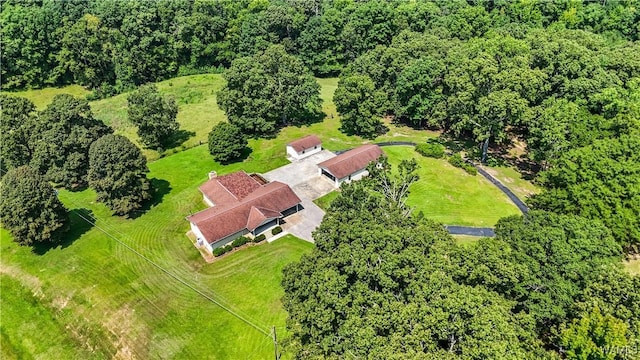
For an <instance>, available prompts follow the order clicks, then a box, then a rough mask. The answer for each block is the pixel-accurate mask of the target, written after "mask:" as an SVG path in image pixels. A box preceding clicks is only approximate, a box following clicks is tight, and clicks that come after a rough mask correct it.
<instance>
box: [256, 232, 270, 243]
mask: <svg viewBox="0 0 640 360" xmlns="http://www.w3.org/2000/svg"><path fill="white" fill-rule="evenodd" d="M266 238H267V237H266V236H265V235H264V234H260V235H258V236H256V237H255V238H253V242H254V243H259V242H261V241H264V240H265V239H266Z"/></svg>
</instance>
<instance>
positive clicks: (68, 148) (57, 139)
mask: <svg viewBox="0 0 640 360" xmlns="http://www.w3.org/2000/svg"><path fill="white" fill-rule="evenodd" d="M111 132H112V130H111V128H109V127H108V126H106V125H105V124H103V123H102V122H101V121H99V120H96V119H95V118H94V117H93V114H92V112H91V108H90V107H89V103H88V102H87V100H85V99H80V98H75V97H73V96H71V95H68V94H61V95H56V96H55V97H54V98H53V101H52V102H51V104H49V105H48V106H47V108H46V109H45V110H43V111H42V112H41V113H40V115H39V119H38V124H37V126H36V128H35V130H34V136H33V140H32V141H33V142H34V143H35V144H36V145H35V151H34V153H33V158H32V159H31V166H32V167H33V168H34V169H37V170H38V172H40V173H41V174H44V175H45V178H46V179H47V180H49V181H52V182H54V183H57V184H60V185H62V186H64V187H66V188H70V189H75V188H80V187H83V186H85V185H86V175H87V170H88V169H89V147H90V146H91V143H93V142H94V141H95V140H96V139H98V138H100V137H101V136H103V135H106V134H109V133H111Z"/></svg>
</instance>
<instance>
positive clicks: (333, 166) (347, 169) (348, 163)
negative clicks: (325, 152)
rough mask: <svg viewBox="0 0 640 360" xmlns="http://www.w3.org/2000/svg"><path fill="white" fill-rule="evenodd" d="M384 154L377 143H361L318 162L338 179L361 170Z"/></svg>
mask: <svg viewBox="0 0 640 360" xmlns="http://www.w3.org/2000/svg"><path fill="white" fill-rule="evenodd" d="M382 155H384V153H383V152H382V149H380V147H379V146H378V145H373V144H369V145H362V146H360V147H357V148H355V149H352V150H349V151H347V152H345V153H342V154H340V155H338V156H336V157H333V158H331V159H329V160H327V161H323V162H321V163H320V164H318V166H319V167H321V168H324V169H325V170H327V171H329V172H330V173H331V174H333V176H335V177H336V178H338V179H342V178H345V177H347V176H349V175H351V174H353V173H355V172H357V171H359V170H362V169H364V168H366V167H367V165H369V163H371V162H372V161H376V160H378V158H379V157H380V156H382Z"/></svg>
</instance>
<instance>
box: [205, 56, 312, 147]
mask: <svg viewBox="0 0 640 360" xmlns="http://www.w3.org/2000/svg"><path fill="white" fill-rule="evenodd" d="M224 78H225V80H227V84H226V85H225V86H224V88H223V89H222V90H220V92H219V93H218V98H217V101H218V105H219V106H220V108H222V110H224V111H225V113H226V114H227V118H228V119H229V122H230V123H231V124H233V125H236V126H238V127H239V128H240V129H241V130H242V131H243V132H244V133H246V134H251V135H263V134H270V133H273V132H274V131H275V130H276V129H278V128H280V127H282V126H285V125H289V124H305V123H310V122H313V121H315V120H316V119H317V118H318V117H319V116H320V114H321V101H320V85H318V82H317V81H316V80H315V79H314V78H313V76H312V75H311V73H310V72H309V71H308V70H307V68H306V67H305V66H304V64H303V63H302V61H300V59H298V58H296V57H295V56H292V55H289V54H287V53H286V51H285V49H284V47H283V46H271V47H269V48H268V49H266V50H265V51H264V52H261V53H258V54H256V55H254V56H253V57H244V58H240V59H238V60H235V61H234V62H233V64H232V65H231V67H230V68H229V70H227V71H226V72H225V73H224Z"/></svg>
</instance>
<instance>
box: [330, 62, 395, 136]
mask: <svg viewBox="0 0 640 360" xmlns="http://www.w3.org/2000/svg"><path fill="white" fill-rule="evenodd" d="M379 97H381V94H380V93H379V92H377V91H376V89H375V85H374V84H373V81H371V78H369V77H368V76H366V75H353V76H350V77H348V78H343V79H340V81H339V82H338V88H337V89H336V92H335V94H334V95H333V102H334V103H335V104H336V109H337V110H338V113H339V114H340V124H341V128H340V130H342V131H343V132H345V133H347V134H351V135H354V134H355V135H360V136H363V137H365V138H375V137H376V136H377V135H378V134H380V132H381V131H382V129H383V127H384V125H383V124H382V120H381V114H379V113H378V108H379V106H378V104H377V103H378V102H379V99H378V98H379Z"/></svg>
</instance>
